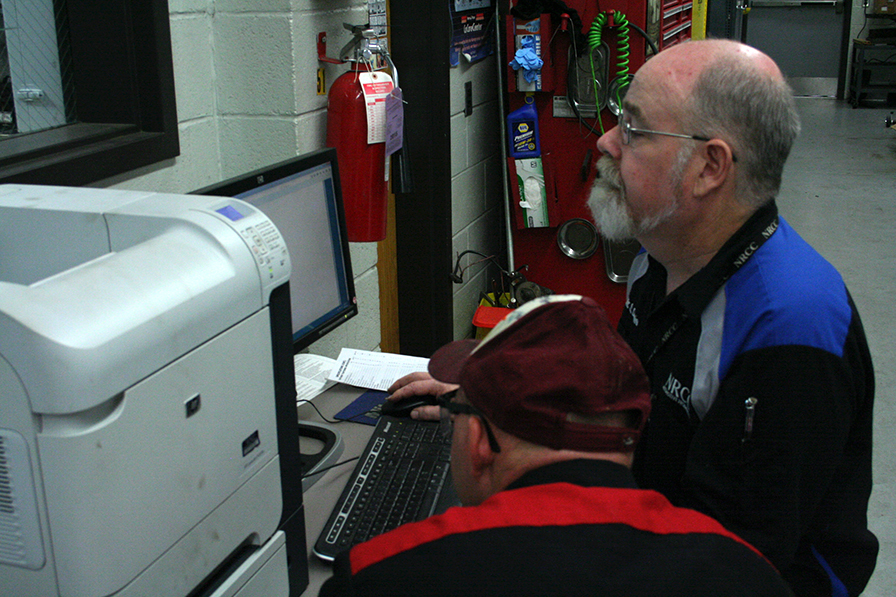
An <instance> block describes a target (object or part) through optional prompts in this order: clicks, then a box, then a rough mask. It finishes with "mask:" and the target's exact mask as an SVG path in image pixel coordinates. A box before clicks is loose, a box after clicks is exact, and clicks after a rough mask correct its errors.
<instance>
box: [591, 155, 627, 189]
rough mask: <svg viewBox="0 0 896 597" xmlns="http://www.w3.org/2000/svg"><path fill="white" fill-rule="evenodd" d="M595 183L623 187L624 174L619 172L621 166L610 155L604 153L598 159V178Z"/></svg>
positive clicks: (617, 187)
mask: <svg viewBox="0 0 896 597" xmlns="http://www.w3.org/2000/svg"><path fill="white" fill-rule="evenodd" d="M595 183H598V184H601V185H603V186H607V187H612V188H616V189H621V188H622V176H621V175H620V174H619V166H618V164H616V160H614V159H613V158H612V157H610V156H609V155H606V154H604V155H602V156H601V157H600V159H599V160H597V180H595Z"/></svg>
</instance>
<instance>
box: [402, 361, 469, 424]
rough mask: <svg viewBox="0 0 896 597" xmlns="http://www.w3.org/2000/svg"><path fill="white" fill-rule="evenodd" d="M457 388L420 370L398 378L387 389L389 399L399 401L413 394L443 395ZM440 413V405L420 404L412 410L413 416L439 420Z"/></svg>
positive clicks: (414, 417)
mask: <svg viewBox="0 0 896 597" xmlns="http://www.w3.org/2000/svg"><path fill="white" fill-rule="evenodd" d="M456 389H457V386H456V385H454V384H450V383H443V382H441V381H438V380H435V379H433V377H432V376H431V375H430V374H429V373H427V372H425V371H418V372H416V373H410V374H408V375H405V376H404V377H400V378H398V379H397V380H396V381H395V382H394V383H393V384H392V385H391V386H389V388H388V389H387V390H386V391H387V392H389V394H390V395H389V396H388V397H387V400H393V401H398V400H404V399H405V398H411V397H413V396H441V395H442V394H446V393H448V392H453V391H454V390H456ZM439 414H440V413H439V407H438V406H420V407H418V408H415V409H414V410H413V411H411V418H412V419H421V420H427V421H438V420H439Z"/></svg>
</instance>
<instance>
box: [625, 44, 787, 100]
mask: <svg viewBox="0 0 896 597" xmlns="http://www.w3.org/2000/svg"><path fill="white" fill-rule="evenodd" d="M719 62H723V63H726V64H730V65H736V67H737V68H738V69H740V70H743V71H752V72H753V73H754V74H755V76H756V77H767V78H768V80H769V81H773V82H775V83H777V84H784V76H783V75H782V74H781V70H780V69H779V68H778V65H776V64H775V62H774V61H773V60H772V59H771V58H769V57H768V56H766V55H765V54H763V53H762V52H760V51H759V50H757V49H755V48H753V47H751V46H748V45H746V44H742V43H740V42H736V41H732V40H727V39H711V40H700V41H691V42H687V43H683V44H677V45H674V46H672V47H671V48H668V49H666V50H663V51H662V52H660V53H659V54H657V55H656V56H655V57H654V58H653V59H651V60H649V61H648V62H647V63H646V64H644V66H643V67H641V69H640V70H639V71H638V78H641V79H645V78H649V79H650V81H655V82H656V83H657V85H659V86H661V87H663V88H664V89H666V90H667V91H668V92H669V93H670V95H671V96H672V97H669V98H668V99H670V100H679V101H681V100H685V99H687V98H688V97H690V95H691V94H692V92H693V90H694V87H695V85H696V84H697V82H698V81H699V80H700V77H701V75H703V74H704V73H705V72H706V71H707V69H711V67H712V66H713V65H716V64H718V63H719ZM674 105H680V104H678V103H676V104H674Z"/></svg>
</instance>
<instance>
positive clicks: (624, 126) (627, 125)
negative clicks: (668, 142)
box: [618, 111, 709, 145]
mask: <svg viewBox="0 0 896 597" xmlns="http://www.w3.org/2000/svg"><path fill="white" fill-rule="evenodd" d="M618 118H619V130H620V131H622V144H623V145H628V144H629V143H631V142H632V133H639V134H641V135H663V136H664V137H678V138H679V139H693V140H694V141H709V137H701V136H700V135H683V134H681V133H664V132H662V131H651V130H648V129H636V128H635V127H633V126H632V123H631V122H629V121H628V120H626V114H625V111H622V112H620V113H619V116H618Z"/></svg>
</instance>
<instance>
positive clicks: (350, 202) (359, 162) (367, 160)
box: [327, 26, 387, 242]
mask: <svg viewBox="0 0 896 597" xmlns="http://www.w3.org/2000/svg"><path fill="white" fill-rule="evenodd" d="M347 27H348V26H347ZM352 30H353V32H354V34H355V38H354V39H353V40H352V42H351V43H349V44H348V45H347V46H346V47H345V48H343V49H342V52H341V55H342V57H343V60H346V61H349V62H351V65H352V67H351V70H349V71H348V72H346V73H343V74H342V75H341V76H340V77H339V78H338V79H336V81H334V82H333V85H332V86H331V88H330V92H329V95H328V98H327V146H328V147H335V148H336V157H337V159H338V160H339V178H340V182H341V184H342V196H343V202H344V204H345V219H346V224H347V226H348V240H350V241H352V242H370V241H380V240H383V239H384V238H386V192H387V187H386V146H385V143H368V136H367V132H368V131H367V127H368V123H367V107H366V100H365V97H364V93H363V90H362V87H361V81H360V74H361V73H365V72H370V71H371V70H372V69H371V68H370V66H369V60H370V58H371V57H372V55H373V54H374V53H376V51H377V49H376V47H375V46H374V47H373V48H371V46H370V45H368V44H369V42H370V39H369V37H367V31H369V30H363V29H361V28H353V29H352Z"/></svg>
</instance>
